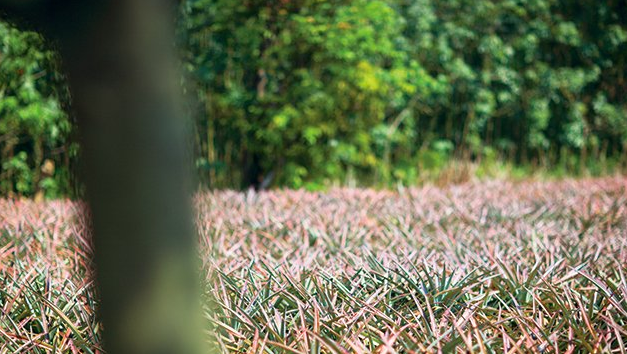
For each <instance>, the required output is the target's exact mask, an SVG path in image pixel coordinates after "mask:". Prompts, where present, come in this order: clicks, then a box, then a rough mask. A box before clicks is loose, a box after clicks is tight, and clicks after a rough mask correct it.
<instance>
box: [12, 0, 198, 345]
mask: <svg viewBox="0 0 627 354" xmlns="http://www.w3.org/2000/svg"><path fill="white" fill-rule="evenodd" d="M0 4H1V5H2V7H3V9H4V11H5V13H8V14H9V15H10V16H13V19H16V21H17V22H18V23H19V22H23V23H27V24H28V23H30V24H31V25H32V26H34V27H35V28H37V29H39V30H42V31H43V32H44V33H45V34H46V35H48V36H49V37H52V38H54V39H55V40H57V42H58V43H59V46H60V48H61V54H62V59H63V61H64V67H65V68H66V72H67V74H68V77H69V81H70V89H71V92H72V101H73V108H74V110H75V112H76V114H77V116H78V120H79V131H80V134H81V140H82V141H81V142H82V152H83V159H84V165H85V182H86V187H87V197H88V202H89V205H90V208H91V211H92V221H93V227H94V230H93V231H94V244H95V262H96V272H97V282H98V288H99V292H100V297H101V308H100V311H99V316H100V318H101V320H102V323H103V325H104V347H105V350H106V351H107V352H108V353H110V354H122V353H129V354H130V353H133V354H143V353H146V354H147V353H151V354H153V353H160V354H161V353H164V354H165V353H181V354H192V353H193V354H198V353H203V352H204V353H206V352H208V351H209V350H208V349H209V348H207V345H206V344H205V343H204V341H203V340H202V335H201V333H202V328H203V327H204V326H203V325H202V320H201V311H200V309H201V308H200V296H199V294H200V292H199V286H198V282H199V278H198V275H197V274H198V272H197V266H198V265H199V262H197V252H196V248H195V244H196V242H195V233H194V231H193V225H192V213H191V207H190V193H189V192H190V189H189V187H190V184H189V172H190V171H189V166H188V165H187V164H186V163H185V161H186V149H185V132H184V130H185V124H184V122H183V119H182V115H181V114H180V110H179V86H180V85H179V83H178V81H177V80H178V77H179V76H178V75H177V72H176V59H175V53H174V49H173V38H174V36H173V34H174V26H173V23H174V14H173V12H172V10H174V7H173V4H171V3H170V2H168V1H161V0H101V1H81V0H78V1H73V0H69V1H61V0H39V1H37V0H31V1H17V0H0Z"/></svg>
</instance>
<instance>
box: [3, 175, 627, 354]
mask: <svg viewBox="0 0 627 354" xmlns="http://www.w3.org/2000/svg"><path fill="white" fill-rule="evenodd" d="M626 189H627V179H625V178H619V177H616V178H605V179H590V180H581V181H561V182H531V181H529V182H518V183H512V182H503V181H501V182H497V181H495V182H484V183H474V184H473V183H470V184H465V185H461V186H452V187H445V188H436V187H421V188H415V189H413V188H410V189H404V190H396V191H374V190H359V189H336V190H331V191H328V192H325V193H311V192H305V191H273V192H262V193H252V192H251V193H239V192H229V191H222V192H213V193H205V194H201V195H198V196H197V198H196V205H197V210H198V218H197V225H198V230H199V234H200V240H201V247H200V251H201V254H202V256H203V259H204V262H203V274H205V275H206V282H205V284H204V287H203V288H204V289H205V294H206V295H207V308H209V307H212V308H213V312H212V313H211V314H210V315H209V314H208V315H207V317H208V318H210V320H211V322H213V324H214V326H215V328H216V330H217V331H218V333H219V336H218V338H217V341H218V342H219V345H220V346H221V347H222V349H223V351H224V352H234V353H369V352H376V353H413V352H417V353H423V352H442V353H447V352H477V353H492V352H494V353H517V352H525V353H549V352H550V353H581V352H597V353H625V352H627V329H626V327H627V191H626ZM81 210H82V207H81V205H80V204H76V203H72V202H68V201H50V202H46V203H40V204H37V203H34V202H30V201H7V200H3V201H0V309H1V311H2V312H1V313H0V352H2V353H12V352H33V353H49V352H55V353H56V352H63V353H78V352H99V351H101V350H100V349H99V340H100V335H99V333H100V332H101V329H100V327H99V325H98V322H97V320H96V319H95V317H94V308H96V307H97V306H98V300H97V297H96V296H95V294H94V289H93V285H92V284H93V283H92V282H91V280H90V267H91V265H90V261H89V260H90V254H91V246H90V241H89V233H88V232H87V226H86V225H87V223H86V222H85V220H84V218H83V217H81V216H80V215H81ZM209 298H213V299H214V300H212V301H210V300H209ZM209 304H212V305H209ZM207 313H209V311H208V312H207Z"/></svg>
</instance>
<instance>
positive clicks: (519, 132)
mask: <svg viewBox="0 0 627 354" xmlns="http://www.w3.org/2000/svg"><path fill="white" fill-rule="evenodd" d="M626 6H627V3H626V2H625V1H624V0H611V1H604V2H596V1H588V0H586V1H569V0H533V1H518V0H500V1H491V0H479V1H468V0H447V1H443V0H333V1H323V0H281V1H266V0H264V1H262V0H247V1H230V0H187V1H185V2H183V6H182V9H181V13H182V16H181V21H180V24H181V25H180V35H181V43H182V50H183V55H184V63H185V68H186V69H187V70H186V71H187V72H188V73H189V75H188V76H187V80H185V85H186V89H187V92H188V93H189V97H190V101H191V102H194V104H191V105H190V107H191V108H192V109H191V111H192V116H193V117H194V127H195V129H194V130H195V139H194V146H195V151H196V167H197V169H198V172H199V176H200V181H201V182H202V183H203V184H204V185H208V186H212V187H244V186H248V185H259V184H262V185H266V184H268V185H270V184H271V185H275V186H289V187H301V186H305V187H309V188H317V187H320V186H324V185H328V184H330V183H334V182H340V183H354V182H357V183H361V184H371V185H388V184H390V183H394V182H402V183H403V184H411V183H415V182H416V181H417V180H419V179H420V178H423V177H424V176H425V175H429V174H430V173H433V172H434V171H436V172H437V171H439V170H441V169H442V168H443V167H444V166H445V164H446V163H447V161H449V160H451V159H455V160H464V161H475V162H479V163H480V165H482V166H483V165H486V166H489V165H491V164H494V163H495V162H496V161H507V162H510V163H513V164H517V165H525V166H534V167H551V168H552V169H558V170H562V171H565V172H568V173H579V172H582V171H590V172H592V173H603V172H606V171H608V170H613V169H615V168H621V167H624V165H625V163H626V158H625V152H626V151H627V148H626V147H627V81H626V80H625V68H626V60H625V59H626V57H627V17H626V16H624V13H623V11H624V8H625V7H626ZM0 38H1V39H2V41H1V43H2V47H1V48H0V52H1V53H2V61H1V62H0V75H1V76H2V81H1V82H2V83H1V85H2V89H1V90H0V94H1V95H2V97H1V102H2V103H1V104H0V117H2V118H1V119H2V122H1V123H0V153H1V154H2V155H1V156H0V158H1V159H2V164H3V175H2V178H1V180H2V183H3V184H2V192H3V193H7V192H9V191H13V192H17V193H21V194H25V195H30V194H33V193H35V192H36V191H38V190H45V191H50V192H49V193H53V194H54V193H57V191H62V192H66V191H68V177H67V176H68V175H69V172H68V169H69V166H70V165H71V163H70V162H68V161H70V160H72V159H73V158H74V155H75V149H74V148H72V141H73V140H72V139H69V136H70V135H69V134H70V124H69V123H68V122H69V119H68V118H67V116H66V115H64V114H62V113H61V110H60V109H59V106H60V104H59V98H58V97H59V96H61V97H63V96H64V95H60V94H59V93H58V92H63V90H61V91H59V90H58V88H59V87H60V86H59V82H58V80H57V76H58V75H57V74H56V73H55V71H54V70H51V66H50V63H49V59H50V57H51V53H50V52H49V51H47V50H45V49H43V47H42V45H41V42H40V41H39V39H37V38H36V36H34V35H33V34H29V33H22V32H17V31H15V30H14V29H11V28H9V27H7V26H5V25H3V26H2V27H0ZM16 141H19V143H18V142H16ZM44 161H50V162H52V163H54V165H55V166H56V167H57V169H56V171H55V172H54V175H53V176H48V175H44V174H43V173H42V172H41V168H42V164H43V162H44ZM164 168H165V167H164Z"/></svg>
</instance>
